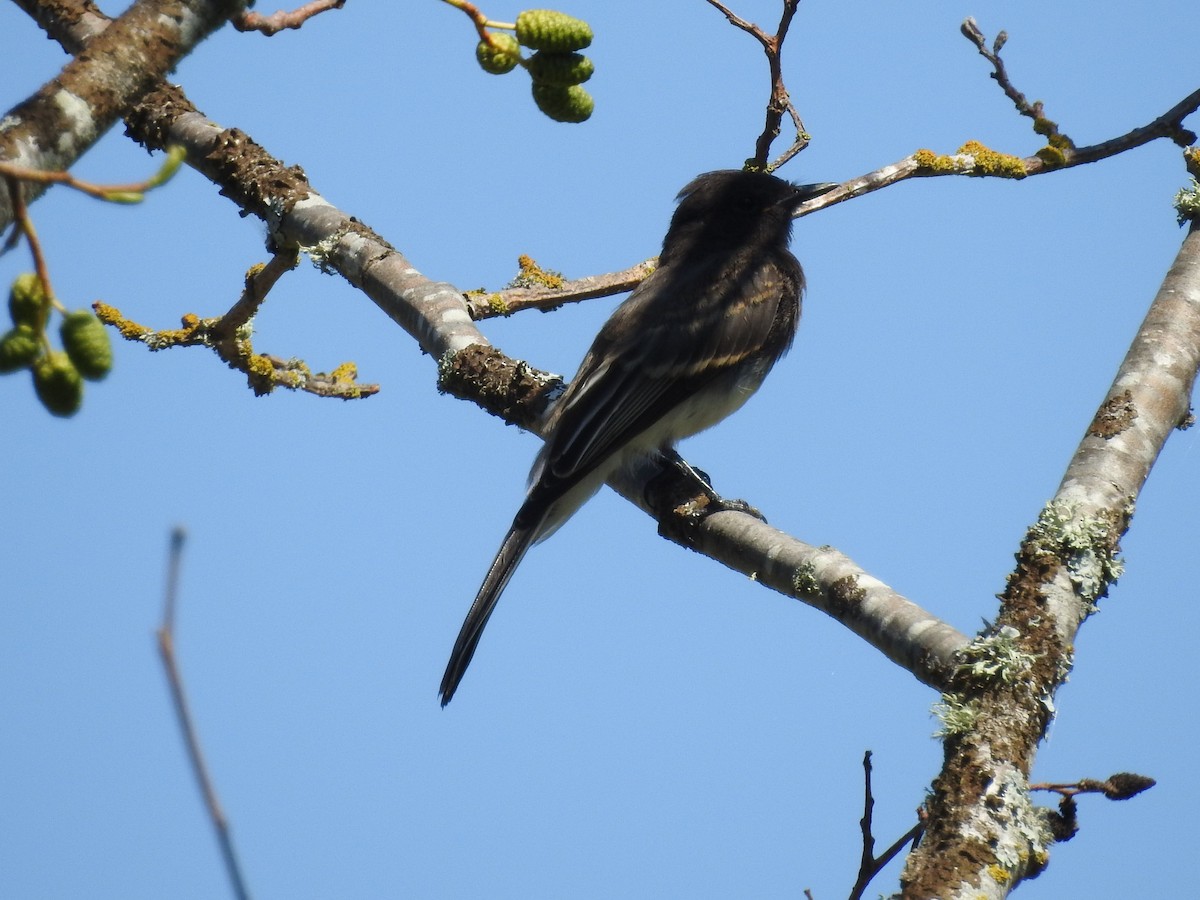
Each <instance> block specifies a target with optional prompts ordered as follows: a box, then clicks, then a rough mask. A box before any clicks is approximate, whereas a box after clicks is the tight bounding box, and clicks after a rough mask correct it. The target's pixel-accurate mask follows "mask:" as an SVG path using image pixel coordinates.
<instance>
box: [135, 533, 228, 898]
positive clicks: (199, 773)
mask: <svg viewBox="0 0 1200 900" xmlns="http://www.w3.org/2000/svg"><path fill="white" fill-rule="evenodd" d="M185 537H186V533H185V532H184V530H183V529H182V528H178V527H177V528H175V529H174V530H173V531H172V532H171V549H170V556H169V557H168V562H167V586H166V591H165V599H164V601H163V618H162V625H161V626H159V629H158V632H157V635H158V652H159V656H160V657H161V658H162V662H163V668H164V670H165V671H166V675H167V684H168V685H169V686H170V688H171V700H172V702H173V703H174V705H175V716H176V718H177V719H178V721H179V729H180V731H181V732H182V733H183V742H184V746H185V747H186V748H187V753H188V760H189V761H190V762H191V764H192V772H193V773H194V774H195V776H196V782H197V784H199V786H200V793H201V794H202V795H203V796H204V806H205V809H207V810H208V816H209V818H210V819H211V820H212V823H213V829H214V830H215V831H216V833H217V843H218V844H219V845H220V848H221V857H222V859H223V860H224V861H225V871H226V872H227V873H228V875H229V882H230V885H231V886H232V887H233V892H234V895H235V896H236V897H237V898H238V900H248V898H249V897H250V894H249V892H248V891H247V890H246V882H245V879H244V878H243V876H242V869H241V866H240V865H239V864H238V859H237V853H236V852H235V848H234V845H233V835H232V834H231V832H230V828H229V820H228V819H227V818H226V817H225V812H224V810H222V809H221V802H220V800H218V799H217V789H216V787H215V785H214V784H213V780H212V776H211V775H210V774H209V771H208V766H207V764H206V763H205V762H204V754H203V752H202V751H201V749H200V738H199V735H198V734H197V733H196V726H195V723H194V721H193V720H192V714H191V711H190V710H189V708H188V702H187V693H186V691H185V690H184V685H183V675H182V673H181V672H180V670H179V663H178V661H177V659H176V658H175V606H176V597H177V595H178V591H179V568H180V563H181V561H182V558H183V543H184V539H185Z"/></svg>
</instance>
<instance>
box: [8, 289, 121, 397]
mask: <svg viewBox="0 0 1200 900" xmlns="http://www.w3.org/2000/svg"><path fill="white" fill-rule="evenodd" d="M8 313H9V316H10V318H11V319H12V324H13V327H12V328H11V329H9V330H8V331H7V332H5V333H4V334H3V335H0V374H8V373H10V372H19V371H21V370H24V369H28V370H29V371H30V374H31V375H32V376H33V389H34V391H35V393H36V394H37V396H38V399H39V400H40V401H41V402H42V406H44V407H46V409H47V410H49V411H50V412H51V413H53V414H54V415H56V416H73V415H75V413H77V412H79V407H80V406H81V405H82V404H83V380H84V379H85V378H86V379H88V380H89V381H99V380H100V379H101V378H103V377H104V376H106V375H107V374H108V373H109V371H110V370H111V369H112V362H113V352H112V341H111V340H110V339H109V336H108V330H107V329H106V328H105V327H104V323H103V322H101V321H100V320H99V319H98V318H96V316H95V315H94V314H93V313H92V311H91V310H88V309H77V310H75V311H74V312H70V313H66V314H64V315H63V321H62V325H61V326H60V328H59V332H58V333H59V337H60V338H61V340H62V346H63V349H62V350H51V349H50V345H49V342H48V341H47V340H46V320H47V318H48V317H49V315H50V302H49V298H48V297H47V296H46V290H45V287H44V286H43V284H42V281H41V279H40V278H38V276H37V275H35V274H34V273H32V272H25V273H23V274H21V275H18V276H17V277H16V278H15V279H14V280H13V283H12V287H11V289H10V290H9V294H8Z"/></svg>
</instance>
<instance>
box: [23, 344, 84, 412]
mask: <svg viewBox="0 0 1200 900" xmlns="http://www.w3.org/2000/svg"><path fill="white" fill-rule="evenodd" d="M33 389H34V390H35V391H37V395H38V399H39V400H41V401H42V406H44V407H46V409H48V410H49V411H50V412H51V413H53V414H54V415H56V416H63V417H66V416H73V415H75V413H77V412H79V407H80V406H81V405H82V404H83V378H82V377H81V376H80V374H79V370H78V369H76V368H75V365H74V363H72V362H71V358H70V357H69V356H67V354H65V353H63V352H62V351H61V350H51V351H50V352H49V353H47V354H46V355H45V356H42V357H39V358H38V359H37V360H35V361H34V363H33Z"/></svg>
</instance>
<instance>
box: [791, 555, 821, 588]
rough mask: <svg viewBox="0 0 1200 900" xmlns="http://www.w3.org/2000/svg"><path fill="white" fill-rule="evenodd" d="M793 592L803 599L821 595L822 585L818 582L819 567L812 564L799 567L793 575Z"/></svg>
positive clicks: (807, 563)
mask: <svg viewBox="0 0 1200 900" xmlns="http://www.w3.org/2000/svg"><path fill="white" fill-rule="evenodd" d="M792 590H794V591H795V592H796V593H797V594H799V595H801V596H802V597H811V596H813V595H815V594H819V593H820V592H821V583H820V582H819V581H818V580H817V567H816V566H814V565H813V564H812V563H810V562H806V563H804V564H803V565H801V566H799V567H797V569H796V571H795V572H793V573H792Z"/></svg>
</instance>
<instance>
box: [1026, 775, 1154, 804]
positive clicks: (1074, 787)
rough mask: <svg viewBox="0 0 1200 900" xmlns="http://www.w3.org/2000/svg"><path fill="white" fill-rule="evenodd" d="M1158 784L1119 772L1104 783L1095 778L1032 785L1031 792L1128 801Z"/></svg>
mask: <svg viewBox="0 0 1200 900" xmlns="http://www.w3.org/2000/svg"><path fill="white" fill-rule="evenodd" d="M1155 784H1157V782H1156V781H1155V780H1154V779H1153V778H1150V777H1148V776H1146V775H1138V774H1137V773H1135V772H1118V773H1117V774H1116V775H1109V776H1108V778H1106V779H1104V780H1103V781H1098V780H1096V779H1095V778H1081V779H1080V780H1079V781H1076V782H1073V783H1070V784H1048V783H1044V782H1042V783H1038V784H1031V785H1030V786H1029V789H1030V790H1031V791H1053V792H1054V793H1056V794H1060V795H1062V796H1063V797H1074V796H1075V795H1076V794H1103V795H1104V796H1105V797H1107V798H1108V799H1109V800H1128V799H1129V798H1130V797H1136V796H1137V795H1138V794H1140V793H1141V792H1142V791H1147V790H1149V789H1150V788H1152V787H1154V785H1155Z"/></svg>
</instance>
